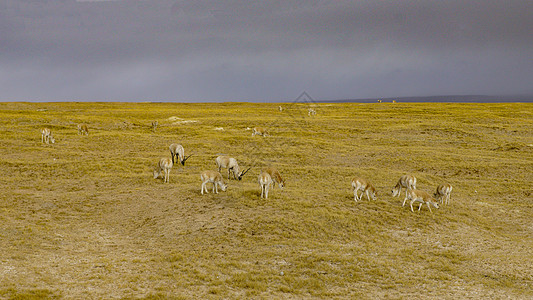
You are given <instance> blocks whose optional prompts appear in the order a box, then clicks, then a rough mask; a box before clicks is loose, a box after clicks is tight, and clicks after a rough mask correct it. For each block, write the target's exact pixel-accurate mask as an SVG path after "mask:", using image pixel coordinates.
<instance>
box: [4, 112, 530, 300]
mask: <svg viewBox="0 0 533 300" xmlns="http://www.w3.org/2000/svg"><path fill="white" fill-rule="evenodd" d="M281 105H282V106H284V108H285V109H284V110H283V111H282V112H279V111H278V109H277V108H278V106H279V104H264V103H262V104H249V103H223V104H169V103H0V145H1V146H0V152H1V156H0V163H1V169H2V172H1V173H0V174H1V180H2V187H3V188H2V189H1V190H0V198H1V199H2V200H1V202H0V253H2V254H3V255H2V257H1V258H0V298H15V299H17V298H18V299H26V298H36V299H37V298H39V299H42V298H72V299H74V298H75V299H80V298H125V299H138V298H147V299H165V298H173V299H190V298H204V299H205V298H207V299H209V298H211V299H218V298H448V299H452V298H456V297H459V298H507V297H510V298H523V299H529V298H531V297H533V292H532V290H533V286H532V285H533V283H532V282H533V267H532V266H533V225H532V220H533V218H532V217H533V204H532V200H533V196H532V193H533V190H532V183H533V175H532V174H533V105H532V104H520V103H510V104H443V103H416V104H415V103H397V104H392V103H372V104H317V105H314V108H315V110H316V111H317V115H316V116H314V117H309V116H307V105H306V104H281ZM178 118H180V119H178ZM154 120H158V121H159V124H160V126H159V127H158V128H157V130H156V132H152V128H151V122H152V121H154ZM184 121H186V122H184ZM187 121H194V122H187ZM78 123H86V124H88V126H89V135H88V136H82V135H78V134H77V129H76V125H77V124H78ZM44 126H47V127H49V128H51V129H52V132H53V134H54V136H55V138H56V143H55V144H50V145H45V144H42V143H41V136H40V132H39V128H41V127H44ZM254 126H264V127H267V128H268V129H269V131H270V134H271V136H269V137H266V138H263V137H260V136H253V137H252V135H251V131H250V130H246V128H248V127H254ZM216 127H223V128H224V130H223V131H220V130H215V128H216ZM171 143H181V144H182V145H183V146H184V147H185V151H186V154H187V155H189V154H193V156H192V157H191V158H190V159H189V160H188V161H187V163H186V165H185V166H181V165H175V166H174V168H173V169H172V171H171V175H170V183H169V184H164V183H163V182H162V180H161V179H153V178H152V170H153V167H154V166H155V164H156V162H157V161H158V160H159V159H160V158H161V157H169V156H170V152H169V150H168V146H169V145H170V144H171ZM219 154H228V155H231V156H233V157H235V158H236V159H237V160H238V161H239V162H240V164H241V165H242V167H249V166H252V169H251V170H250V172H249V173H248V174H246V175H245V176H244V177H243V180H242V181H235V180H229V181H228V180H227V177H226V176H227V173H226V170H223V171H222V174H223V175H224V177H225V181H226V183H228V190H227V192H220V193H219V194H218V195H213V194H211V193H210V194H207V195H203V196H202V195H201V194H200V185H201V181H200V172H201V171H202V170H214V169H215V168H216V166H215V157H216V156H217V155H219ZM266 165H274V166H276V167H277V168H278V169H279V170H280V172H281V174H282V175H283V177H284V179H285V181H286V187H285V189H284V190H283V191H280V190H279V189H278V188H277V187H276V188H275V189H274V190H271V192H270V193H269V196H270V198H269V199H268V200H265V199H260V188H259V184H258V183H257V176H258V174H259V171H260V169H261V167H262V166H266ZM403 174H413V175H415V176H416V177H417V179H418V181H417V187H418V188H419V189H422V190H425V191H427V192H431V193H433V191H434V190H435V188H436V187H437V185H438V184H440V183H444V182H448V183H450V184H452V185H453V187H454V189H453V192H452V195H451V204H450V205H449V206H445V207H441V209H439V210H436V209H433V214H431V213H430V212H429V211H428V209H427V207H425V206H424V207H422V209H421V211H420V212H418V211H416V212H415V213H412V212H411V211H410V209H409V208H408V207H407V206H406V207H402V201H403V196H402V197H396V198H393V197H392V196H391V194H390V190H391V188H392V187H393V186H394V185H395V184H396V182H397V180H398V179H399V177H400V176H401V175H403ZM354 176H361V177H364V178H366V179H368V180H369V181H371V182H372V183H373V184H374V185H375V186H376V188H377V190H378V200H376V201H368V200H367V199H366V197H364V198H363V200H362V201H359V202H357V203H356V202H355V201H354V199H353V192H352V189H351V185H350V181H351V179H352V178H353V177H354ZM209 189H210V188H209Z"/></svg>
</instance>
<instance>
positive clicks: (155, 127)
mask: <svg viewBox="0 0 533 300" xmlns="http://www.w3.org/2000/svg"><path fill="white" fill-rule="evenodd" d="M158 125H159V122H157V121H153V122H152V131H153V132H155V130H156V129H157V126H158Z"/></svg>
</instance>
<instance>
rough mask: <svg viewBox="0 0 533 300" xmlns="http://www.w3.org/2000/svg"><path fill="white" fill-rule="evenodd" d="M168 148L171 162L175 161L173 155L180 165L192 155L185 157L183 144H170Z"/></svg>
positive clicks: (183, 164)
mask: <svg viewBox="0 0 533 300" xmlns="http://www.w3.org/2000/svg"><path fill="white" fill-rule="evenodd" d="M168 148H169V149H170V156H171V157H172V163H175V161H174V157H176V159H177V160H179V162H180V163H181V165H182V166H185V161H187V159H189V157H191V156H192V154H191V155H189V156H187V157H185V149H183V146H182V145H180V144H172V145H170V147H168Z"/></svg>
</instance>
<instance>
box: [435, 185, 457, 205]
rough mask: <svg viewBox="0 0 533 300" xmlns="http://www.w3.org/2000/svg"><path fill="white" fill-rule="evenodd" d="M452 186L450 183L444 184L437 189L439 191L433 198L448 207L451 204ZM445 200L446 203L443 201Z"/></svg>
mask: <svg viewBox="0 0 533 300" xmlns="http://www.w3.org/2000/svg"><path fill="white" fill-rule="evenodd" d="M452 189H453V187H452V185H451V184H449V183H443V184H441V185H439V186H438V187H437V191H436V192H435V194H433V196H434V197H435V199H437V200H440V204H443V205H448V203H449V202H450V194H451V193H452ZM442 198H444V201H443V200H442Z"/></svg>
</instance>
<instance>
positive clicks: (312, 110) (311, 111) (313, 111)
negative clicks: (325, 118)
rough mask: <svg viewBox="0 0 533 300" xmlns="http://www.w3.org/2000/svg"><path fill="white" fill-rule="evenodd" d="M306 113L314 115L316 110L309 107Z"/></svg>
mask: <svg viewBox="0 0 533 300" xmlns="http://www.w3.org/2000/svg"><path fill="white" fill-rule="evenodd" d="M307 115H308V116H316V111H315V110H314V109H312V108H309V109H308V110H307Z"/></svg>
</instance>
